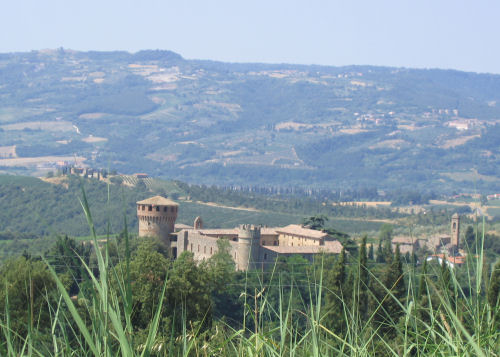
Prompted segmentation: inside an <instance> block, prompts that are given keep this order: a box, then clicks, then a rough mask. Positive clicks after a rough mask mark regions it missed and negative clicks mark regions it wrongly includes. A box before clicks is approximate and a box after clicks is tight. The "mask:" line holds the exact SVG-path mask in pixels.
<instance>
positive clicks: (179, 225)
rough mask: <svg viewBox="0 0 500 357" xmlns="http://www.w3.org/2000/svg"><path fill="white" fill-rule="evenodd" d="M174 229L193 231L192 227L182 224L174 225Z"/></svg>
mask: <svg viewBox="0 0 500 357" xmlns="http://www.w3.org/2000/svg"><path fill="white" fill-rule="evenodd" d="M175 229H193V227H192V226H189V225H187V224H184V223H176V224H175Z"/></svg>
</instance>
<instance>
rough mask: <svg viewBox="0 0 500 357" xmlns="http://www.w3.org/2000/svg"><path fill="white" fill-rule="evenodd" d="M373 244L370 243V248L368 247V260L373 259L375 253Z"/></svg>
mask: <svg viewBox="0 0 500 357" xmlns="http://www.w3.org/2000/svg"><path fill="white" fill-rule="evenodd" d="M373 253H374V252H373V244H370V248H368V260H373V258H374V254H373Z"/></svg>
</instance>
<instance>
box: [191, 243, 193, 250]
mask: <svg viewBox="0 0 500 357" xmlns="http://www.w3.org/2000/svg"><path fill="white" fill-rule="evenodd" d="M191 251H193V243H191Z"/></svg>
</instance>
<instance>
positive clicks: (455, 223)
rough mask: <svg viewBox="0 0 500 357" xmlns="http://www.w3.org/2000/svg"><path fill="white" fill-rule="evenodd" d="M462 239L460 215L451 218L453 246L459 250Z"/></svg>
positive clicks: (456, 214)
mask: <svg viewBox="0 0 500 357" xmlns="http://www.w3.org/2000/svg"><path fill="white" fill-rule="evenodd" d="M459 239H460V216H459V215H458V213H455V214H453V216H451V245H453V246H455V248H456V249H457V250H458V248H459V243H460V241H459Z"/></svg>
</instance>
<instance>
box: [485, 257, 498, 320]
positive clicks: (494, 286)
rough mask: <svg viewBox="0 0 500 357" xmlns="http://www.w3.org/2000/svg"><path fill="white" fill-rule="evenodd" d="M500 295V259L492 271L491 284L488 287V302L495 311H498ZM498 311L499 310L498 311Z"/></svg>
mask: <svg viewBox="0 0 500 357" xmlns="http://www.w3.org/2000/svg"><path fill="white" fill-rule="evenodd" d="M499 297H500V260H499V261H498V262H497V263H496V264H495V267H494V268H493V272H492V273H491V279H490V285H489V287H488V303H489V304H490V307H491V309H492V310H493V311H495V310H497V311H498V306H499V304H500V302H499V300H498V299H499ZM497 313H498V312H497Z"/></svg>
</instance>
